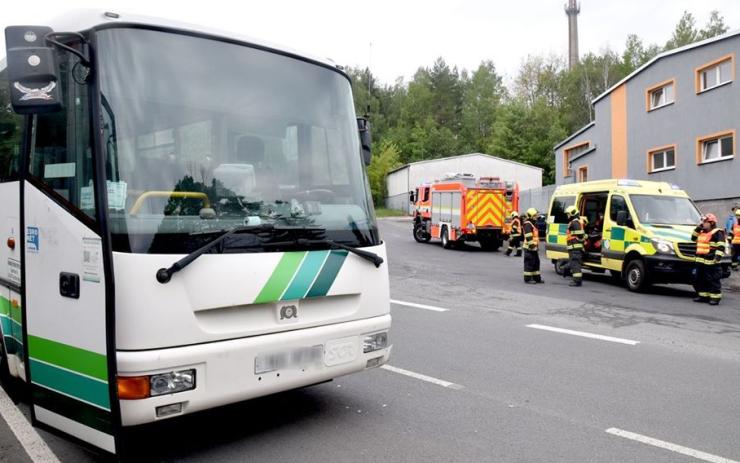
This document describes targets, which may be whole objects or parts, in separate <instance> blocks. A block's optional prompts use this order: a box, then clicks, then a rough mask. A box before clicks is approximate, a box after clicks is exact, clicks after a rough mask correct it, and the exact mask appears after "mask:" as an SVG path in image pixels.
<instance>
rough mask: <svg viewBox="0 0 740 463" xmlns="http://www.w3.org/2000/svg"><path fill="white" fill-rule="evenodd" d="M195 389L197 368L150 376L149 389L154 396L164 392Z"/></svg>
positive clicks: (171, 392)
mask: <svg viewBox="0 0 740 463" xmlns="http://www.w3.org/2000/svg"><path fill="white" fill-rule="evenodd" d="M191 389H195V370H181V371H173V372H170V373H163V374H160V375H152V376H151V377H150V378H149V390H150V395H151V396H152V397H154V396H158V395H164V394H174V393H175V392H183V391H189V390H191Z"/></svg>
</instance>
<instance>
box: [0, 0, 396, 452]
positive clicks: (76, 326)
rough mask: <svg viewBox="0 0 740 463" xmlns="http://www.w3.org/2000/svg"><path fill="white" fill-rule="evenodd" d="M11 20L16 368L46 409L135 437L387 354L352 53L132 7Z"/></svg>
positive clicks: (8, 105) (9, 191) (2, 290)
mask: <svg viewBox="0 0 740 463" xmlns="http://www.w3.org/2000/svg"><path fill="white" fill-rule="evenodd" d="M5 33H6V45H7V57H6V59H3V60H2V61H0V198H2V206H1V207H0V226H2V235H0V236H1V240H2V241H1V242H0V321H1V322H2V323H1V324H0V328H1V329H2V341H3V342H2V343H0V344H1V345H2V352H1V354H2V359H1V361H0V367H1V371H0V372H1V373H2V375H3V376H4V377H5V382H6V383H7V382H11V383H13V382H15V385H16V386H17V387H22V388H28V390H29V392H30V394H29V397H30V401H31V405H32V407H31V408H32V413H33V423H34V424H35V425H41V426H45V427H49V428H53V429H55V430H58V431H62V432H63V433H66V434H68V435H70V436H72V437H74V438H77V439H79V440H80V441H83V442H85V443H87V444H91V445H92V446H95V447H98V448H101V449H104V450H105V451H108V452H111V453H116V452H119V451H120V450H121V447H122V444H121V442H122V439H121V435H122V434H123V433H122V432H121V431H123V430H125V427H128V426H134V425H139V424H145V423H152V422H155V421H157V420H161V419H166V418H171V417H176V416H179V415H183V414H187V413H193V412H197V411H199V410H204V409H208V408H212V407H216V406H220V405H224V404H229V403H234V402H237V401H243V400H246V399H250V398H254V397H259V396H264V395H267V394H272V393H275V392H279V391H285V390H289V389H294V388H298V387H303V386H307V385H312V384H317V383H321V382H324V381H328V380H331V379H332V378H336V377H338V376H341V375H346V374H349V373H354V372H359V371H363V370H365V369H368V368H373V367H377V366H380V365H382V364H384V363H385V362H387V360H388V357H389V355H390V351H391V346H390V344H389V340H388V330H389V328H390V325H391V317H390V303H389V285H388V270H387V265H386V264H385V263H384V260H385V259H386V251H385V247H384V245H383V243H382V242H381V240H380V238H379V236H378V229H377V224H376V221H375V217H374V211H373V206H372V202H371V199H370V194H369V188H368V182H367V179H366V174H365V165H366V164H368V163H369V162H370V134H369V126H368V124H367V121H366V120H364V119H362V118H360V119H357V118H356V115H355V111H354V106H353V101H352V93H351V86H350V81H349V79H348V77H347V75H346V74H345V73H344V72H343V71H342V69H341V68H340V67H338V66H336V65H335V64H333V63H332V62H331V61H328V60H324V59H317V58H313V57H308V56H304V55H299V54H297V53H295V52H292V51H288V50H284V49H279V48H277V47H274V46H271V45H268V44H265V43H262V42H258V41H255V40H252V39H249V38H244V37H239V36H235V35H232V34H224V33H220V32H214V31H209V30H205V29H200V28H197V27H193V26H184V25H179V24H173V23H169V22H165V21H158V20H153V19H151V18H142V17H130V16H127V15H119V14H115V13H102V12H100V13H97V12H96V13H88V12H86V13H79V14H74V15H70V16H69V17H66V18H62V19H60V21H59V22H58V23H54V24H52V25H51V26H43V27H41V26H11V27H9V28H7V29H6V31H5Z"/></svg>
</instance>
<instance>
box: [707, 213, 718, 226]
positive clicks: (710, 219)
mask: <svg viewBox="0 0 740 463" xmlns="http://www.w3.org/2000/svg"><path fill="white" fill-rule="evenodd" d="M704 221H705V222H710V223H715V224H716V223H717V216H716V215H714V214H707V215H705V216H704Z"/></svg>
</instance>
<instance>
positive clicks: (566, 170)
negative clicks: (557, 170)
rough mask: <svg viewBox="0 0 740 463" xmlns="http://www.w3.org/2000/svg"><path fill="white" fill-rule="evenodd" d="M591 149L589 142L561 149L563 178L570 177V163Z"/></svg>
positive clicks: (571, 173)
mask: <svg viewBox="0 0 740 463" xmlns="http://www.w3.org/2000/svg"><path fill="white" fill-rule="evenodd" d="M590 149H591V142H590V141H584V142H582V143H579V144H577V145H573V146H570V147H568V148H563V177H570V176H571V175H573V172H572V171H571V170H570V161H571V160H572V159H573V158H574V157H576V156H578V155H579V154H581V153H585V152H586V151H588V150H590Z"/></svg>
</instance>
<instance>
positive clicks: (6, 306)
mask: <svg viewBox="0 0 740 463" xmlns="http://www.w3.org/2000/svg"><path fill="white" fill-rule="evenodd" d="M0 315H5V316H7V317H9V316H10V301H9V300H8V299H6V298H4V297H2V296H0Z"/></svg>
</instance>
